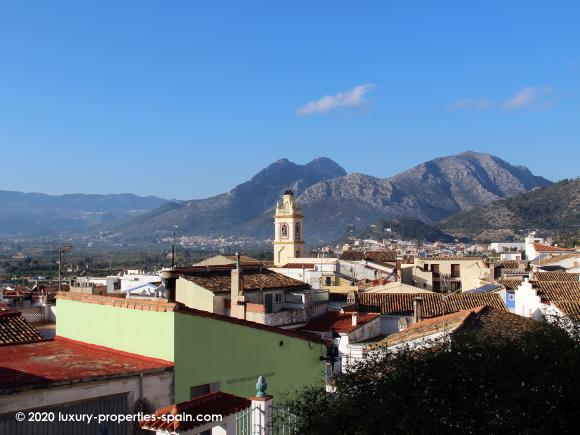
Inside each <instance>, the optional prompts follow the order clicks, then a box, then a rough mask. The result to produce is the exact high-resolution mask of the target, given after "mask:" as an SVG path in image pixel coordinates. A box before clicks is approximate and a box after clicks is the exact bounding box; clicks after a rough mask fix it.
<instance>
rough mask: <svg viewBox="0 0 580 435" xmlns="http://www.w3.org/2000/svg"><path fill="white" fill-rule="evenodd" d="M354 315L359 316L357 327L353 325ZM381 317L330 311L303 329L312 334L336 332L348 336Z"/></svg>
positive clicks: (370, 314) (373, 314)
mask: <svg viewBox="0 0 580 435" xmlns="http://www.w3.org/2000/svg"><path fill="white" fill-rule="evenodd" d="M353 314H356V315H357V325H356V326H354V325H353V324H352V316H353ZM378 317H380V314H379V313H354V312H346V313H340V312H338V311H329V312H328V313H326V314H325V315H324V316H322V317H319V318H318V319H316V320H313V321H312V322H310V323H308V324H307V325H306V326H304V327H303V328H302V329H303V330H304V331H312V332H329V331H331V330H332V331H335V332H339V333H343V334H348V333H349V332H352V331H354V330H355V329H357V328H359V327H360V326H362V325H364V324H366V323H368V322H370V321H371V320H374V319H376V318H378Z"/></svg>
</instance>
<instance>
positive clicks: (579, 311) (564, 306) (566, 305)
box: [552, 301, 580, 322]
mask: <svg viewBox="0 0 580 435" xmlns="http://www.w3.org/2000/svg"><path fill="white" fill-rule="evenodd" d="M552 303H553V304H554V305H555V306H556V308H558V309H559V310H560V311H562V312H563V313H564V314H565V315H566V316H567V317H569V318H570V319H572V320H574V321H576V322H578V321H580V301H555V302H552Z"/></svg>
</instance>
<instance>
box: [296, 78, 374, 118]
mask: <svg viewBox="0 0 580 435" xmlns="http://www.w3.org/2000/svg"><path fill="white" fill-rule="evenodd" d="M374 87H375V85H374V84H372V83H368V84H365V85H358V86H355V87H354V88H352V89H351V90H350V91H345V92H339V93H338V94H336V95H325V96H324V97H322V98H320V99H318V100H316V101H310V102H309V103H307V104H305V105H304V106H302V107H300V108H299V109H298V110H297V111H296V113H297V114H298V115H300V116H307V115H312V114H314V113H325V112H328V111H330V110H333V109H336V108H338V107H360V106H362V105H363V104H364V103H365V102H366V100H365V98H364V96H365V94H366V93H367V92H368V91H370V90H371V89H373V88H374Z"/></svg>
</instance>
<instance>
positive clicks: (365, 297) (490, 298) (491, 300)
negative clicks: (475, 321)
mask: <svg viewBox="0 0 580 435" xmlns="http://www.w3.org/2000/svg"><path fill="white" fill-rule="evenodd" d="M416 297H420V298H422V300H423V306H422V310H421V313H422V317H423V318H427V317H436V316H441V315H443V314H448V313H453V312H457V311H461V310H466V309H473V308H476V307H479V306H481V305H489V306H492V307H494V308H497V309H499V310H507V308H506V306H505V304H504V303H503V301H502V299H501V297H500V296H499V294H497V293H482V294H469V293H450V294H448V295H443V294H441V293H431V294H425V293H416V294H412V293H405V294H396V293H362V294H360V295H358V310H359V311H363V312H374V313H377V312H380V313H381V314H387V315H402V316H410V315H412V314H413V299H414V298H416Z"/></svg>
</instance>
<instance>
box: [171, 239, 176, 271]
mask: <svg viewBox="0 0 580 435" xmlns="http://www.w3.org/2000/svg"><path fill="white" fill-rule="evenodd" d="M174 267H175V231H173V245H171V268H172V269H173V268H174Z"/></svg>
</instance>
